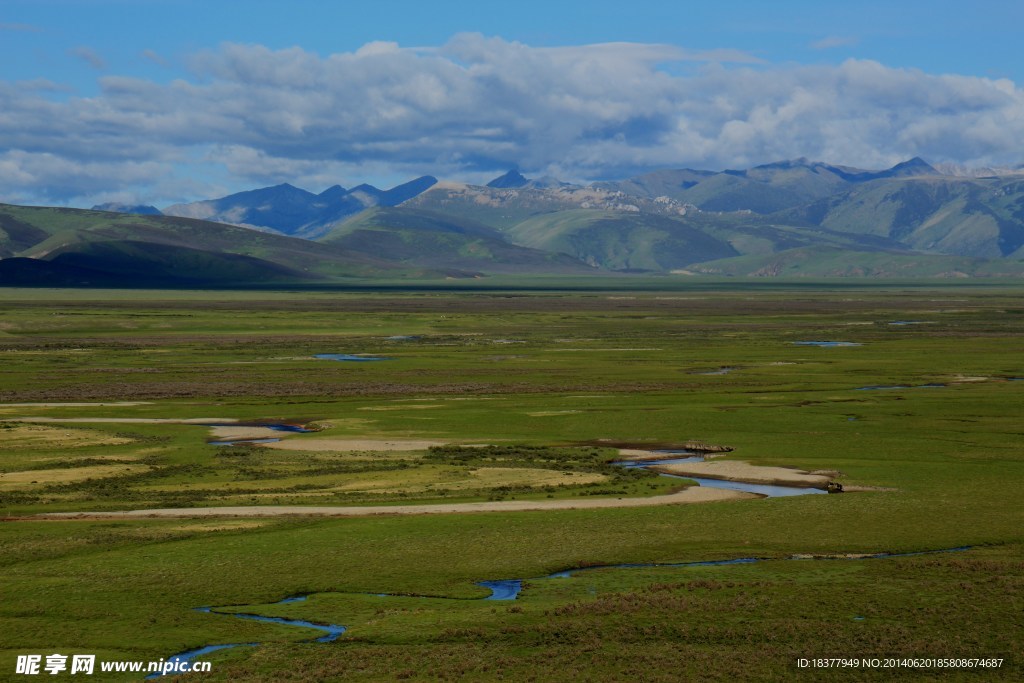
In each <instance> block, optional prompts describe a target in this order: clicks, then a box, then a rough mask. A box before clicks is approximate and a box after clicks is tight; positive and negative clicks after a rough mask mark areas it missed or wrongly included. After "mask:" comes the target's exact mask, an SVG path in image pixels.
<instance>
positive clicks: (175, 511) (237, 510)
mask: <svg viewBox="0 0 1024 683" xmlns="http://www.w3.org/2000/svg"><path fill="white" fill-rule="evenodd" d="M753 498H760V496H756V495H754V494H751V493H743V492H740V491H727V490H724V489H709V488H703V487H700V486H693V487H690V488H687V489H683V490H682V491H679V492H677V493H672V494H669V495H667V496H652V497H650V498H600V499H595V500H499V501H481V502H478V503H446V504H437V505H388V506H375V507H374V506H362V507H360V506H338V507H332V506H313V505H267V506H259V507H258V506H248V507H219V508H159V509H152V510H124V511H112V512H45V513H41V514H38V515H32V516H27V517H19V518H8V521H61V520H76V519H146V518H199V517H286V516H301V515H306V516H319V517H369V516H375V515H431V514H454V513H470V512H519V511H527V510H591V509H599V508H626V507H653V506H657V505H678V504H685V503H709V502H713V501H723V500H745V499H753Z"/></svg>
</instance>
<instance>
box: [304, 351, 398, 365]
mask: <svg viewBox="0 0 1024 683" xmlns="http://www.w3.org/2000/svg"><path fill="white" fill-rule="evenodd" d="M313 357H314V358H319V359H320V360H339V361H346V362H351V363H368V362H371V361H377V360H393V359H392V358H388V357H387V356H357V355H354V354H351V353H318V354H316V355H315V356H313Z"/></svg>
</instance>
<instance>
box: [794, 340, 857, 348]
mask: <svg viewBox="0 0 1024 683" xmlns="http://www.w3.org/2000/svg"><path fill="white" fill-rule="evenodd" d="M790 344H793V345H795V346H820V347H823V348H832V347H835V346H862V345H861V344H860V343H858V342H847V341H795V342H790Z"/></svg>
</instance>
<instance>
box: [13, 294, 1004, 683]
mask: <svg viewBox="0 0 1024 683" xmlns="http://www.w3.org/2000/svg"><path fill="white" fill-rule="evenodd" d="M662 286H663V287H665V288H668V289H664V290H658V289H654V288H653V285H652V289H651V290H648V291H644V290H643V289H640V290H638V291H628V292H621V291H619V292H611V291H587V290H583V291H580V290H577V291H565V290H557V289H552V290H550V291H534V292H528V291H522V290H519V291H516V290H508V291H444V290H435V291H407V292H402V291H395V292H388V293H373V292H340V293H339V292H260V293H254V292H165V291H152V292H150V291H138V292H126V291H122V292H102V291H70V290H67V291H62V290H52V291H48V290H39V291H28V290H12V289H8V290H0V310H2V313H3V317H2V321H3V325H2V328H0V360H2V361H3V363H4V373H3V376H2V382H0V511H2V514H3V517H4V519H5V521H4V523H3V524H2V525H0V535H2V536H0V539H2V544H3V547H4V553H3V554H2V555H0V564H2V565H3V568H2V570H0V571H2V572H3V576H4V581H3V582H2V584H0V594H2V601H0V634H2V638H0V642H2V645H0V652H2V654H0V667H2V668H0V671H2V672H3V673H2V674H0V676H6V675H8V674H9V673H10V672H11V671H13V670H14V660H15V658H16V656H17V655H18V654H22V653H26V652H47V653H49V652H62V651H67V652H72V651H74V652H95V653H96V654H98V655H100V656H101V657H107V658H110V659H153V660H156V659H160V658H163V657H167V656H169V654H170V653H174V652H180V653H186V652H190V651H193V650H196V649H198V648H206V647H216V646H217V645H229V644H238V643H261V645H260V646H259V647H235V648H223V649H209V650H207V651H206V652H205V653H204V654H203V658H204V659H207V660H209V661H211V662H214V667H213V671H212V673H210V674H204V675H203V680H213V681H216V680H253V681H279V680H295V681H314V680H330V679H341V678H344V679H345V680H350V679H351V680H382V679H386V680H390V679H395V678H402V679H412V680H416V679H422V680H437V679H454V678H458V677H468V678H471V679H473V680H498V679H504V680H510V679H514V680H525V679H527V678H530V677H533V678H534V679H536V680H565V677H566V676H572V677H578V678H584V679H585V678H591V679H594V680H615V679H623V678H634V679H636V678H638V677H639V678H643V679H644V680H654V681H658V680H665V681H673V680H679V679H680V678H687V677H692V676H696V675H701V676H703V677H705V678H711V679H721V680H726V679H730V680H734V679H741V680H764V679H784V678H800V677H801V676H803V675H805V674H802V673H801V672H799V671H798V670H797V669H796V668H795V664H794V662H795V660H796V658H797V657H808V656H812V657H813V656H830V655H832V656H842V655H846V656H853V655H860V656H869V655H870V656H882V655H894V656H896V655H904V656H915V657H923V656H933V657H940V656H941V657H953V656H963V657H968V656H972V657H984V656H990V657H992V656H996V657H1000V656H1001V657H1006V658H1007V667H1008V668H1007V669H1005V670H1004V671H1002V672H1001V673H1002V674H1010V673H1011V672H1013V671H1019V668H1016V669H1014V668H1012V667H1019V664H1020V662H1021V660H1020V656H1021V643H1022V642H1024V626H1022V624H1021V622H1020V604H1021V600H1022V599H1024V578H1022V577H1024V538H1022V536H1024V533H1022V531H1021V529H1022V528H1024V512H1022V506H1021V505H1020V502H1019V501H1020V485H1021V483H1022V482H1024V438H1022V437H1024V430H1022V428H1021V422H1020V417H1021V413H1020V410H1019V408H1015V407H1014V406H1019V405H1024V385H1022V384H1021V383H1019V382H1013V381H1008V380H1009V378H1019V377H1020V376H1021V375H1022V374H1024V366H1022V359H1024V353H1022V350H1024V307H1022V306H1021V303H1020V301H1021V296H1020V295H1021V291H1020V289H1019V288H1012V287H1006V288H1001V287H995V286H987V287H971V286H962V287H956V288H951V287H948V286H940V285H934V286H919V287H911V286H901V287H900V288H898V289H896V288H889V287H885V286H867V285H864V286H860V287H843V288H832V289H830V288H829V287H827V286H821V287H818V288H815V287H809V286H805V285H801V286H793V287H791V288H786V287H779V288H775V289H769V288H750V287H746V286H734V287H732V288H730V285H728V284H725V285H722V286H721V287H720V288H717V289H716V288H709V287H707V286H706V285H700V286H689V285H686V284H672V283H671V282H668V281H666V283H665V284H664V285H662ZM669 287H673V288H674V289H671V288H669ZM953 293H955V296H953ZM893 321H898V322H912V321H927V323H928V324H894V323H893ZM809 339H810V340H813V339H824V340H830V339H839V340H844V341H848V342H849V344H856V345H855V346H846V345H844V348H818V347H817V346H808V345H802V344H799V343H798V342H800V341H802V340H809ZM510 340H514V341H515V342H516V343H515V344H509V341H510ZM324 349H357V350H358V351H359V357H360V358H364V359H365V358H387V359H389V360H388V362H386V363H383V362H382V363H377V362H325V361H323V360H318V359H317V358H315V356H316V354H319V353H323V350H324ZM713 368H720V369H722V368H728V369H730V370H732V371H730V372H728V373H725V372H719V371H714V370H711V369H713ZM737 369H739V370H737ZM935 384H943V385H944V387H943V388H942V390H941V391H921V390H920V387H923V386H930V385H935ZM869 387H870V388H875V389H882V388H884V389H885V390H884V391H880V390H875V391H865V390H861V389H858V388H869ZM275 427H276V428H277V429H275ZM307 428H308V429H310V430H311V431H309V432H305V433H304V432H301V431H298V430H299V429H307ZM211 429H216V430H219V431H217V432H211ZM281 429H285V430H287V431H280V430H281ZM270 438H274V439H280V441H277V442H273V443H266V444H262V445H261V444H259V443H240V441H244V440H246V439H270ZM218 442H227V443H235V444H236V445H217V443H218ZM694 442H697V443H705V444H716V445H721V446H722V447H726V446H727V447H728V449H729V450H727V451H726V450H723V452H716V453H714V455H715V456H716V457H714V458H708V460H707V462H705V463H689V465H690V466H691V468H690V469H689V470H686V471H684V472H683V474H682V476H684V477H686V479H674V478H669V477H661V476H658V474H657V473H656V472H653V471H647V470H645V469H643V468H632V467H630V468H626V467H622V466H620V465H617V464H614V463H615V462H617V461H618V460H619V459H620V458H621V457H622V456H621V455H620V450H621V449H622V448H629V449H639V450H644V451H657V450H685V447H686V445H687V444H692V443H694ZM678 457H679V454H675V455H668V456H666V458H667V459H675V458H678ZM743 463H747V466H749V467H752V468H753V467H770V468H776V471H784V472H791V473H792V472H795V471H799V472H804V473H809V474H807V475H806V476H810V477H824V478H825V479H827V480H835V481H838V482H840V483H842V484H844V486H846V487H847V488H848V490H849V489H850V488H858V487H859V488H861V489H863V490H861V491H859V492H856V493H848V494H842V495H803V496H789V497H780V498H767V499H742V498H736V499H720V500H714V501H710V502H704V503H698V504H690V505H672V504H669V505H666V504H661V503H660V502H659V499H663V498H670V497H671V496H672V495H677V494H676V492H677V491H679V489H686V487H687V486H689V488H688V489H686V490H696V489H697V488H699V487H694V486H690V484H691V483H692V478H691V477H690V476H689V475H691V474H692V475H693V476H700V471H699V470H700V467H712V466H714V465H717V464H722V465H728V467H730V468H731V470H730V471H732V472H733V473H734V474H735V473H737V472H740V473H741V472H743V470H742V469H737V468H742V467H744V465H743ZM648 464H651V463H648ZM693 465H699V466H700V467H697V468H696V469H694V468H693V467H692V466H693ZM654 466H657V464H654ZM661 466H663V467H673V466H677V467H686V466H687V464H686V463H678V462H677V463H661ZM823 473H827V474H823ZM801 476H804V475H801ZM722 478H724V477H722ZM738 478H743V476H739V477H738ZM748 478H749V476H748ZM815 481H816V480H815ZM818 483H819V484H820V482H818ZM620 499H624V500H631V499H644V500H649V501H651V503H652V504H649V505H643V506H636V507H626V506H619V505H621V500H620ZM588 501H595V502H596V501H607V502H608V504H609V505H608V507H594V508H585V507H580V506H579V504H580V503H585V502H588ZM548 504H551V505H552V509H546V510H545V509H543V507H544V506H545V505H548ZM574 504H575V506H574ZM444 505H465V506H473V505H477V506H483V505H490V506H492V507H495V509H496V510H497V511H492V512H486V513H484V512H480V513H475V512H465V511H464V512H462V513H461V514H445V515H422V514H410V515H384V516H349V517H337V518H333V517H319V516H315V515H302V514H299V515H298V516H286V517H274V516H269V517H268V516H258V517H243V516H232V515H233V514H234V513H233V512H232V510H234V509H237V508H243V507H244V508H267V509H269V508H271V507H274V506H286V507H287V506H306V507H335V508H340V507H346V506H347V507H376V508H397V507H400V506H444ZM574 507H575V509H573V508H574ZM154 508H175V509H179V510H182V513H181V514H180V515H176V516H173V517H167V518H159V517H148V516H145V514H144V511H146V510H150V509H154ZM531 508H534V509H531ZM535 508H540V509H535ZM471 509H473V508H472V507H467V508H466V510H471ZM132 510H136V511H142V514H140V515H139V516H137V517H122V518H116V519H101V518H86V519H78V520H75V519H54V518H49V519H46V520H45V521H44V520H42V519H40V518H39V517H37V516H38V515H45V514H49V513H68V514H71V515H75V514H81V513H83V512H108V513H120V512H125V511H132ZM189 510H194V511H195V514H190V513H189V512H188V511H189ZM199 510H203V512H202V514H201V515H200V513H199ZM208 511H209V512H208ZM965 546H970V549H969V550H964V551H963V552H957V553H934V554H922V555H908V556H905V557H890V558H888V559H886V560H885V561H884V562H880V561H876V560H872V559H871V558H870V557H868V556H872V555H876V554H879V553H890V554H894V555H898V554H905V553H915V552H919V551H935V550H941V549H949V548H960V547H965ZM848 555H849V556H854V557H853V559H850V561H848V562H842V563H838V562H836V563H826V562H815V561H807V562H783V561H781V560H785V559H787V558H791V557H793V556H806V557H838V556H844V557H845V556H848ZM739 558H758V559H759V560H760V561H758V562H751V563H743V564H725V562H727V561H731V560H737V559H739ZM776 560H779V561H776ZM616 565H619V566H618V567H616ZM623 565H628V566H630V567H633V568H631V569H629V570H628V571H626V570H625V567H624V566H623ZM638 565H643V566H638ZM668 565H680V566H668ZM586 567H601V568H595V569H592V570H590V571H587V572H584V573H582V574H580V573H575V574H574V577H575V578H574V579H573V580H572V581H566V582H562V581H554V580H552V581H546V580H539V579H529V578H523V579H500V578H496V577H548V576H549V575H552V574H558V573H560V572H565V571H567V570H571V569H574V568H577V569H579V568H586ZM509 581H515V582H518V586H517V587H515V589H514V591H513V589H512V587H511V585H505V584H503V583H502V582H509ZM487 582H492V583H495V582H496V585H497V584H502V586H499V588H500V589H501V590H504V591H505V593H506V594H508V593H511V592H514V593H515V595H516V599H515V600H506V601H501V600H474V599H471V598H485V597H487V596H488V595H489V594H490V591H491V590H493V589H494V588H493V587H489V586H488V585H485V584H486V583H487ZM384 593H387V594H399V595H407V596H426V597H416V598H408V599H406V598H403V599H400V600H398V599H395V600H392V599H389V598H381V597H379V594H384ZM297 595H303V596H308V598H307V599H305V600H301V601H296V600H288V599H287V598H288V597H289V596H297ZM453 598H454V599H453ZM202 605H231V606H233V607H232V608H231V610H235V611H237V613H238V614H239V615H241V614H242V613H245V614H248V615H255V616H256V617H267V618H272V619H278V620H283V621H278V622H276V623H275V622H267V621H260V620H258V619H254V618H245V619H220V618H211V615H210V614H205V613H202V612H197V611H196V607H197V606H202ZM112 606H115V607H112ZM223 609H226V608H216V611H218V613H221V611H222V610H223ZM285 622H289V623H290V622H295V623H299V622H308V623H312V624H334V625H344V627H345V629H346V630H345V631H344V632H343V633H342V632H338V633H337V635H336V636H335V637H334V638H332V640H331V641H330V642H304V641H306V640H309V639H310V633H309V632H307V631H304V630H302V629H296V628H294V626H290V625H289V623H285ZM314 635H315V634H314ZM321 635H322V634H321ZM859 675H860V677H861V678H862V679H872V680H873V679H878V680H882V679H883V678H885V676H884V675H882V673H878V675H875V674H872V673H871V672H863V671H862V672H859ZM990 675H993V674H991V672H990ZM97 678H101V677H100V676H97ZM112 680H113V678H112ZM117 680H131V679H130V678H128V679H124V678H122V679H117ZM162 680H167V681H170V680H172V679H171V678H170V677H168V678H164V679H162Z"/></svg>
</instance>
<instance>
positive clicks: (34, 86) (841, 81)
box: [0, 34, 1024, 204]
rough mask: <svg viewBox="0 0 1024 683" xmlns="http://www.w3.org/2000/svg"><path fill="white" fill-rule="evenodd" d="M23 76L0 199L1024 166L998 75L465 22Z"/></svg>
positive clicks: (1010, 101) (1005, 85)
mask: <svg viewBox="0 0 1024 683" xmlns="http://www.w3.org/2000/svg"><path fill="white" fill-rule="evenodd" d="M95 57H96V59H99V60H102V57H101V56H100V55H95ZM83 58H84V57H83ZM40 82H41V81H39V80H37V81H29V82H5V81H0V102H2V103H3V106H2V107H0V201H11V202H17V201H20V202H25V203H29V202H33V203H65V202H70V203H80V204H89V203H93V202H95V201H99V200H122V201H123V200H141V201H147V202H155V201H162V202H170V201H174V200H187V199H193V198H195V197H197V196H209V195H210V191H209V186H210V184H211V183H212V184H213V185H215V186H218V189H220V188H224V189H240V188H243V187H251V186H252V185H253V184H260V183H274V182H282V181H290V182H296V183H298V184H304V185H306V186H309V187H311V188H314V189H316V188H317V187H320V186H322V187H326V186H328V185H331V184H334V183H336V182H342V183H346V182H349V181H358V180H361V179H362V178H366V177H374V176H377V177H379V176H381V175H382V174H385V173H390V174H392V175H394V176H395V177H402V176H415V175H420V174H427V173H429V174H433V175H436V176H441V177H451V178H459V177H462V178H470V177H478V176H483V175H493V173H494V172H495V171H504V170H507V169H508V168H510V167H518V168H520V169H522V170H523V171H524V172H529V173H534V174H539V175H542V174H552V175H557V176H562V177H566V178H572V179H596V178H612V177H621V176H624V175H628V174H633V173H637V172H641V171H645V170H651V169H656V168H667V167H683V166H689V167H698V168H710V169H722V168H733V167H748V166H751V165H754V164H758V163H764V162H768V161H774V160H778V159H783V158H794V157H800V156H805V157H808V158H812V159H818V160H823V161H826V162H830V163H836V164H846V165H854V166H860V167H865V168H883V167H888V166H891V165H892V164H894V163H896V162H898V161H900V160H903V159H906V158H909V157H912V156H922V157H924V158H926V159H929V160H930V161H936V162H942V161H950V162H956V163H960V164H967V165H1003V164H1018V163H1021V162H1022V161H1024V150H1022V149H1021V141H1022V140H1024V91H1022V90H1021V88H1020V87H1018V86H1017V85H1016V84H1015V83H1013V82H1012V81H1009V80H1005V79H1002V80H991V79H987V78H982V77H976V76H963V75H930V74H926V73H924V72H921V71H917V70H910V69H896V68H890V67H887V66H885V65H883V64H879V63H877V62H873V61H862V60H850V61H846V62H843V63H841V64H838V65H812V66H808V65H799V64H766V63H763V62H761V60H759V59H757V58H756V56H753V55H749V54H746V53H744V52H741V51H738V50H713V51H693V50H686V49H684V48H681V47H676V46H671V45H653V44H636V43H605V44H597V45H583V46H573V47H555V48H551V47H544V48H538V47H531V46H528V45H524V44H521V43H517V42H510V41H506V40H503V39H501V38H488V37H484V36H481V35H478V34H461V35H457V36H455V37H454V38H452V39H451V40H450V41H449V42H448V43H446V44H445V45H442V46H440V47H414V48H403V47H400V46H398V45H397V44H394V43H386V42H375V43H369V44H366V45H364V46H363V47H361V48H360V49H359V50H357V51H355V52H347V53H338V54H332V55H329V56H326V57H324V56H321V55H317V54H314V53H311V52H308V51H306V50H303V49H301V48H299V47H293V48H289V49H284V50H271V49H269V48H267V47H264V46H261V45H240V44H225V45H222V46H221V47H219V48H217V49H215V50H207V51H203V52H199V53H196V54H193V55H191V56H190V57H189V58H188V72H187V77H185V78H180V79H177V80H173V81H170V82H167V83H159V82H153V81H146V80H140V79H136V78H128V77H123V76H118V75H113V74H111V75H104V76H101V77H100V78H99V80H98V82H99V85H100V92H99V93H98V94H97V95H96V96H92V97H76V96H69V95H68V94H66V93H63V92H61V89H60V85H59V84H51V86H50V87H46V88H41V87H40V86H39V83H40Z"/></svg>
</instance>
